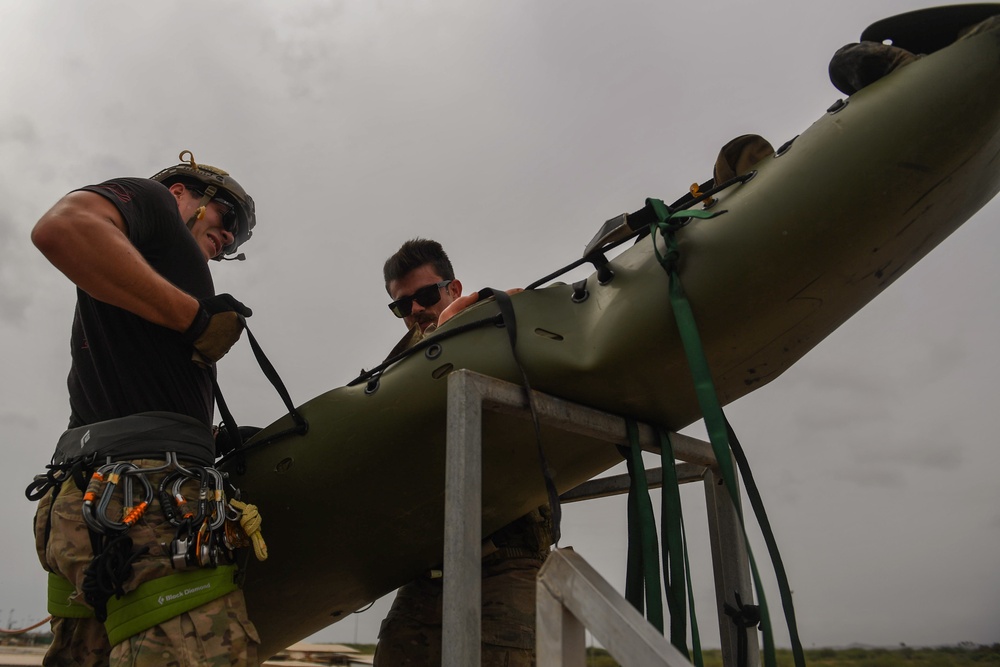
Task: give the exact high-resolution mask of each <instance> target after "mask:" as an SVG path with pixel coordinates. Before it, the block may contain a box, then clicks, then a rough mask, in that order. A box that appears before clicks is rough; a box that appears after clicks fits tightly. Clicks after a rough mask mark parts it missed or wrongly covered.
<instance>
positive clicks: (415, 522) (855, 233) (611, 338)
mask: <svg viewBox="0 0 1000 667" xmlns="http://www.w3.org/2000/svg"><path fill="white" fill-rule="evenodd" d="M963 12H964V13H963ZM991 13H1000V5H976V6H956V7H951V8H940V9H936V10H925V11H923V12H913V13H910V14H905V15H902V16H900V17H894V18H892V19H886V20H884V21H881V22H879V23H877V24H875V25H873V26H872V27H871V28H869V30H868V31H866V33H865V35H866V37H869V38H871V39H876V40H879V41H881V40H882V39H886V38H893V39H894V43H895V44H897V45H899V46H902V47H904V48H910V47H908V45H912V48H914V49H916V50H920V51H924V52H926V53H927V54H928V55H926V56H925V57H922V58H920V59H918V60H916V61H914V62H912V63H911V64H908V65H906V66H905V67H902V68H900V69H897V70H896V71H893V72H892V73H890V74H889V75H888V76H885V77H884V78H882V79H879V80H878V81H876V82H874V83H872V84H871V85H868V86H867V87H865V88H863V89H861V90H859V91H858V92H856V93H854V94H853V95H851V96H850V97H849V98H847V99H846V100H845V102H846V103H842V104H840V105H835V107H834V108H831V109H830V110H828V111H826V112H824V113H823V114H822V116H821V117H820V118H819V119H818V120H817V121H816V122H815V123H813V124H812V125H811V126H810V127H808V128H807V129H805V130H804V131H802V132H801V134H800V135H798V136H797V137H796V138H795V139H794V141H793V142H791V143H790V145H787V146H784V147H782V148H781V149H779V150H778V151H777V153H776V154H774V155H772V156H769V157H766V158H764V159H763V160H762V161H760V162H759V163H757V164H756V165H755V166H754V168H753V176H752V178H749V180H745V182H744V181H743V180H739V181H737V182H735V183H733V184H731V185H730V186H729V187H726V188H724V189H723V190H721V191H720V192H718V193H717V194H716V195H715V199H716V202H715V203H714V204H713V205H712V206H711V208H709V209H708V210H709V211H710V212H721V211H725V213H724V214H721V215H718V216H717V217H714V218H711V219H691V221H690V222H689V223H688V224H687V225H686V226H684V227H683V228H681V229H679V230H678V231H677V232H676V238H677V240H678V243H679V249H680V276H681V278H682V281H683V285H684V288H685V290H686V292H687V296H688V299H689V301H690V303H691V307H692V308H693V311H694V315H695V318H696V320H697V324H698V328H699V331H700V334H701V338H702V342H703V345H704V348H705V352H706V355H707V358H708V362H709V365H710V368H711V370H712V374H713V377H714V381H715V386H716V389H717V391H718V394H719V398H720V401H721V403H722V404H724V405H725V404H727V403H730V402H732V401H734V400H736V399H737V398H739V397H741V396H743V395H745V394H747V393H749V392H751V391H754V390H756V389H758V388H759V387H762V386H763V385H765V384H767V383H768V382H770V381H771V380H773V379H775V378H776V377H778V376H779V375H780V374H781V373H783V372H784V371H785V370H787V369H788V368H789V367H790V366H791V365H792V364H794V363H795V362H796V361H797V360H798V359H800V358H801V357H802V356H803V355H804V354H805V353H806V352H808V351H809V350H810V349H811V348H813V347H814V346H815V345H817V344H818V343H819V342H820V341H821V340H823V338H825V337H826V336H828V335H829V334H830V333H831V332H833V331H834V330H835V329H836V328H837V327H838V326H840V325H841V324H842V323H843V322H845V321H846V320H847V319H848V318H850V317H851V316H852V315H853V314H854V313H856V312H857V311H858V310H859V309H860V308H861V307H862V306H864V305H865V304H866V303H868V302H869V301H871V300H872V299H873V298H874V297H875V296H876V295H878V294H879V293H880V292H881V291H882V290H883V289H885V288H886V287H887V286H888V285H889V284H891V283H892V282H893V281H894V280H895V279H896V278H898V277H899V276H900V275H902V273H903V272H905V271H906V270H907V269H909V268H910V267H911V266H913V265H914V264H915V263H916V262H917V261H918V260H919V259H920V258H922V257H923V256H924V255H926V254H927V253H928V252H930V251H931V249H933V248H934V247H935V246H936V245H937V244H939V243H940V242H941V241H943V240H944V239H945V237H947V236H948V235H949V234H951V233H952V232H953V231H954V230H955V229H957V228H958V227H959V226H960V225H961V224H962V223H963V222H965V221H966V220H968V219H969V218H970V217H971V216H972V215H973V214H975V212H976V211H978V210H979V209H980V208H981V207H982V206H983V205H984V204H986V202H988V201H989V200H990V199H991V198H992V197H993V196H994V195H995V194H996V192H997V190H998V189H1000V157H998V156H1000V32H998V31H997V30H992V31H984V32H982V33H981V34H977V35H974V36H971V37H967V38H963V39H960V40H957V41H956V36H957V31H958V28H960V27H963V26H964V25H965V24H968V23H969V22H970V21H971V20H972V19H973V18H974V19H975V21H978V20H979V19H981V18H983V17H984V16H987V15H989V14H991ZM931 51H933V52H931ZM648 194H650V195H652V196H657V193H648ZM642 204H643V202H642V201H638V202H637V205H636V208H637V209H639V208H640V207H641V206H642ZM693 209H694V210H704V203H695V204H694V206H693ZM603 213H607V212H603ZM601 217H605V216H601ZM633 219H634V218H633ZM623 221H625V222H627V221H628V218H623ZM635 238H637V240H635V242H634V243H632V240H633V239H631V238H630V239H628V241H629V243H628V244H623V245H621V246H619V247H618V248H617V249H616V251H618V250H620V248H624V247H626V245H627V246H628V247H627V249H626V250H624V251H620V252H618V254H617V255H615V256H613V257H612V256H611V253H607V256H608V258H609V260H610V261H609V263H608V265H607V268H609V269H610V270H611V274H613V277H611V279H610V280H608V279H607V278H608V276H609V275H610V274H606V273H603V272H602V273H601V275H600V276H598V274H597V273H596V272H595V274H594V275H592V276H590V278H588V279H587V282H586V285H576V286H574V285H569V284H561V283H552V284H549V285H548V286H544V287H538V288H536V289H529V290H526V291H524V292H521V293H518V294H515V295H513V296H512V297H511V300H510V303H511V305H512V307H513V311H514V315H515V320H514V322H515V323H516V324H515V326H516V333H517V355H518V358H519V359H520V361H521V363H522V364H523V368H524V371H525V373H526V375H527V377H528V378H529V379H530V383H531V386H532V388H533V389H536V390H539V391H542V392H546V393H549V394H552V395H555V396H558V397H560V398H564V399H568V400H571V401H574V402H577V403H581V404H584V405H587V406H591V407H594V408H597V409H600V410H603V411H607V412H611V413H615V414H619V415H623V416H630V417H634V418H637V419H639V420H641V421H644V422H648V423H651V424H655V425H657V426H661V427H664V428H667V429H670V430H677V429H680V428H682V427H684V426H686V425H688V424H690V423H692V422H693V421H695V420H696V419H698V418H699V417H700V411H699V407H698V403H697V400H696V397H695V393H694V390H693V387H692V379H691V374H690V372H689V370H688V364H687V361H686V358H685V355H684V352H683V349H682V346H681V343H680V340H679V336H678V332H677V326H676V324H675V322H674V317H673V314H672V311H671V306H670V299H669V296H668V287H669V283H668V278H667V273H666V272H665V271H664V269H663V267H662V266H661V264H660V261H659V260H658V258H657V253H656V252H655V251H654V239H658V240H657V241H656V242H657V243H661V244H662V239H660V238H659V237H657V236H655V235H650V234H645V233H641V231H640V233H639V234H638V236H637V237H635ZM585 240H586V239H581V241H585ZM604 250H605V249H604V248H603V247H602V246H601V245H600V243H598V245H597V246H596V248H594V251H595V254H594V255H592V257H599V256H600V255H602V254H604ZM661 251H662V246H661ZM498 312H499V308H498V305H497V303H496V302H495V301H494V300H493V299H488V300H484V301H482V302H480V303H477V304H476V305H474V306H472V307H471V308H469V309H467V310H465V311H463V312H462V313H460V314H459V315H458V316H456V317H455V318H453V319H452V320H450V321H448V322H447V323H446V324H444V325H443V326H442V327H441V328H439V329H438V330H437V331H436V332H435V333H434V334H433V335H432V338H431V339H430V340H431V342H432V343H434V344H433V345H431V346H429V347H425V348H422V349H419V350H416V351H415V352H414V353H413V354H410V355H409V356H406V357H404V358H402V359H399V360H397V361H395V362H394V363H392V364H389V365H388V366H386V367H385V368H383V369H380V370H379V371H378V372H376V373H373V374H370V375H366V376H364V377H362V378H360V381H358V382H356V383H354V384H351V385H349V386H345V387H339V388H336V389H333V390H332V391H329V392H327V393H324V394H322V395H320V396H317V397H316V398H314V399H312V400H310V401H308V402H306V403H305V404H303V405H301V406H300V407H299V409H298V410H299V413H300V414H301V416H302V417H303V418H305V419H306V420H308V423H309V430H308V433H307V434H305V435H287V436H283V437H277V438H275V437H274V436H275V434H277V433H279V432H281V431H283V430H285V429H288V428H289V427H291V426H293V421H292V419H291V417H285V418H282V419H281V420H279V421H278V422H276V423H275V424H272V425H271V426H269V427H267V428H266V429H264V430H263V431H262V432H261V433H259V434H258V435H257V436H255V437H254V438H253V439H252V440H251V441H250V442H249V443H247V445H246V446H245V449H244V450H243V451H242V453H241V454H239V455H238V456H236V457H228V458H227V460H226V462H225V464H224V467H225V468H226V469H227V470H228V472H229V473H230V474H231V475H232V478H233V481H234V483H235V484H236V485H237V486H239V487H240V488H241V489H242V491H243V494H244V499H246V500H248V501H249V502H252V503H255V504H256V505H257V506H258V507H259V508H260V511H261V515H262V517H263V520H264V524H263V532H264V535H265V537H266V539H267V543H268V546H269V551H270V557H269V558H268V560H266V561H264V562H257V561H255V560H253V559H251V560H250V562H249V564H248V566H247V570H246V579H245V585H244V588H245V591H246V597H247V603H248V605H249V609H250V616H251V618H252V619H253V621H254V623H255V624H256V625H257V627H258V629H259V631H260V635H261V639H262V642H263V646H262V656H266V655H271V654H273V653H275V652H276V651H278V650H280V649H281V648H283V647H285V646H287V645H290V644H292V643H294V642H296V641H299V640H301V639H302V638H305V637H307V636H309V635H311V634H313V633H315V632H317V631H318V630H320V629H322V628H323V627H326V626H327V625H329V624H331V623H335V622H337V621H338V620H340V619H343V618H345V617H346V616H348V615H349V614H350V613H351V612H353V611H355V610H358V609H360V608H362V607H364V606H366V605H368V604H369V603H370V602H372V601H373V600H375V599H377V598H379V597H381V596H383V595H385V594H386V593H389V592H391V591H392V590H393V589H395V588H397V587H398V586H400V585H402V584H403V583H406V582H407V581H410V580H412V579H413V578H415V577H416V576H419V575H420V574H421V573H424V572H426V571H427V570H429V569H431V568H434V567H439V566H440V564H441V560H442V553H443V538H442V533H443V523H444V509H443V508H444V500H443V498H444V454H445V452H444V450H445V399H446V385H447V377H448V375H449V373H450V372H452V371H454V370H457V369H471V370H473V371H475V372H477V373H481V374H484V375H487V376H491V377H496V378H500V379H503V380H506V381H509V382H514V383H518V384H521V382H522V375H521V371H520V370H519V368H518V366H517V365H516V363H515V361H514V356H513V354H512V352H511V343H510V339H509V337H508V331H507V328H506V327H499V326H496V316H497V313H498ZM483 323H485V325H482V324H483ZM508 323H509V320H508ZM485 420H486V421H485V427H484V429H483V430H484V433H483V448H484V464H483V465H484V479H483V500H484V507H483V530H484V533H489V532H492V531H493V530H496V529H497V528H499V527H501V526H503V525H505V524H506V523H509V522H510V521H512V520H513V519H515V518H517V517H519V516H521V515H523V514H525V513H526V512H528V511H529V510H531V509H532V508H534V507H537V506H539V505H541V504H544V503H545V502H546V492H545V486H544V483H543V479H542V476H541V473H540V472H539V470H540V467H539V464H538V460H537V451H536V444H535V433H534V430H533V427H532V424H531V422H530V421H527V420H522V419H512V418H509V417H504V416H500V415H492V414H488V415H487V416H486V417H485ZM542 444H543V446H544V448H545V452H546V456H547V458H548V462H549V466H550V468H551V469H552V471H553V481H554V482H555V485H556V487H557V488H558V490H559V492H560V493H561V492H565V491H567V490H569V489H571V488H573V487H574V486H576V485H578V484H580V483H582V482H584V481H586V480H588V479H590V478H592V477H593V476H595V475H597V474H599V473H601V472H603V471H605V470H607V469H608V468H610V467H612V466H614V465H615V464H617V463H618V462H620V461H621V457H620V455H619V454H618V452H617V450H616V449H615V448H614V447H609V446H608V445H607V444H605V443H601V442H598V441H590V440H588V439H586V438H581V437H579V436H571V435H568V434H565V433H559V432H556V431H553V430H548V429H544V428H543V430H542Z"/></svg>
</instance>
